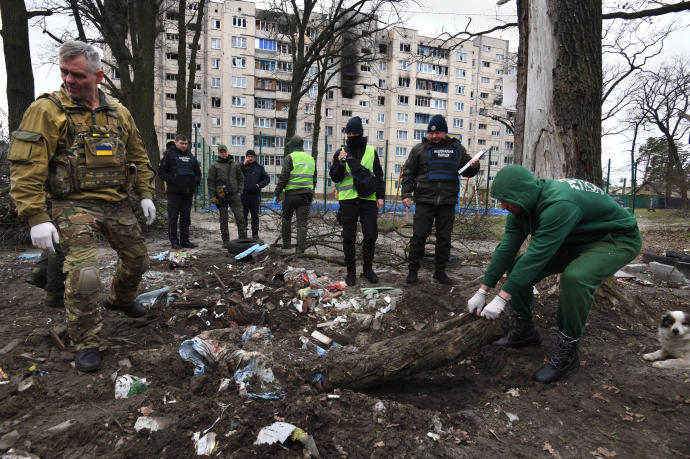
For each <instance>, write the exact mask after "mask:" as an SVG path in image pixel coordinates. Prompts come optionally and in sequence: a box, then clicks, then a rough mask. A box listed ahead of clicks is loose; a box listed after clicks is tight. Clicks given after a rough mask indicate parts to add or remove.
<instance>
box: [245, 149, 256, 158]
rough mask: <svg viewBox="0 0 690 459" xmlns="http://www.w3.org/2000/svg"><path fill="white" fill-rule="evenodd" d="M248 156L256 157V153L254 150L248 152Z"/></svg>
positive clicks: (246, 154)
mask: <svg viewBox="0 0 690 459" xmlns="http://www.w3.org/2000/svg"><path fill="white" fill-rule="evenodd" d="M246 156H254V157H256V152H255V151H254V150H247V153H245V157H246Z"/></svg>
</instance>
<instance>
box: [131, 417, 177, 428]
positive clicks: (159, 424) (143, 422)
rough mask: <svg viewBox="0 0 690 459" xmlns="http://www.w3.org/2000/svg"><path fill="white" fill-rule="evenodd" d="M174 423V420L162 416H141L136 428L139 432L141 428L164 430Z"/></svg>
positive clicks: (135, 424)
mask: <svg viewBox="0 0 690 459" xmlns="http://www.w3.org/2000/svg"><path fill="white" fill-rule="evenodd" d="M171 424H172V420H170V419H168V418H164V417H160V416H154V417H150V416H139V417H138V418H137V422H136V423H134V430H136V431H137V432H139V431H141V430H148V431H149V432H157V431H159V430H163V429H165V428H166V427H168V426H170V425H171Z"/></svg>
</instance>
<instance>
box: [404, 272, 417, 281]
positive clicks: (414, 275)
mask: <svg viewBox="0 0 690 459" xmlns="http://www.w3.org/2000/svg"><path fill="white" fill-rule="evenodd" d="M405 281H406V282H407V283H408V284H416V283H417V271H416V270H414V269H410V270H409V271H408V273H407V279H406V280H405Z"/></svg>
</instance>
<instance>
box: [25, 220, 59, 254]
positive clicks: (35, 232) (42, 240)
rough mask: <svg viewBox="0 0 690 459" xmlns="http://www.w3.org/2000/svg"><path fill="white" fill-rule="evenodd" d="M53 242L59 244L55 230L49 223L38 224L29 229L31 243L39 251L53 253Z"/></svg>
mask: <svg viewBox="0 0 690 459" xmlns="http://www.w3.org/2000/svg"><path fill="white" fill-rule="evenodd" d="M53 242H55V243H56V244H57V243H58V242H60V235H59V234H58V231H57V228H55V225H53V224H52V223H51V222H44V223H39V224H38V225H35V226H32V227H31V243H32V244H33V245H34V247H37V248H39V249H41V250H50V251H51V252H55V248H54V247H53Z"/></svg>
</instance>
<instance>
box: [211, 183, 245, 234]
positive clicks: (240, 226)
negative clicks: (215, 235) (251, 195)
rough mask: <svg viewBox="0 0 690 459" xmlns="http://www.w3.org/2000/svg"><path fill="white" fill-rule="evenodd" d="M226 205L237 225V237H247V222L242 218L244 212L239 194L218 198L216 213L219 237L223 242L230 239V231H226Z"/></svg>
mask: <svg viewBox="0 0 690 459" xmlns="http://www.w3.org/2000/svg"><path fill="white" fill-rule="evenodd" d="M228 205H229V206H230V209H231V210H232V214H233V216H234V217H235V224H236V225H237V237H238V238H240V239H244V238H246V237H247V223H246V222H245V220H244V212H243V210H242V201H241V200H240V195H238V194H233V195H232V197H231V198H230V199H225V198H224V199H218V205H217V207H218V214H219V215H220V237H221V238H222V239H223V242H228V241H229V240H230V231H228Z"/></svg>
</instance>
